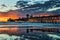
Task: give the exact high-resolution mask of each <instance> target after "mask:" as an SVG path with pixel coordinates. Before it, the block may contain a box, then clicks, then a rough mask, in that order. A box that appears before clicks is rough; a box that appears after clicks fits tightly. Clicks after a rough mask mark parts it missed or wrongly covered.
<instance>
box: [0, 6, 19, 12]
mask: <svg viewBox="0 0 60 40" xmlns="http://www.w3.org/2000/svg"><path fill="white" fill-rule="evenodd" d="M17 9H19V8H17V7H15V6H6V7H4V6H0V12H8V11H9V10H17Z"/></svg>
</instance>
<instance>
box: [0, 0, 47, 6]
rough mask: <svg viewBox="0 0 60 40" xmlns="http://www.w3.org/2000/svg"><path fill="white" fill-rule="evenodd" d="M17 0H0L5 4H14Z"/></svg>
mask: <svg viewBox="0 0 60 40" xmlns="http://www.w3.org/2000/svg"><path fill="white" fill-rule="evenodd" d="M17 1H18V0H0V5H2V4H5V5H9V6H13V5H15V4H16V2H17ZM26 1H29V0H26ZM31 1H47V0H31Z"/></svg>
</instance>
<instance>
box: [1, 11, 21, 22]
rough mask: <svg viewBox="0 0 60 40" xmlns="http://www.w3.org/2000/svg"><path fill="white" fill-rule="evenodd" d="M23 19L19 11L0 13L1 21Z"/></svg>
mask: <svg viewBox="0 0 60 40" xmlns="http://www.w3.org/2000/svg"><path fill="white" fill-rule="evenodd" d="M19 17H21V16H20V14H19V13H18V12H17V11H8V12H0V21H7V20H8V19H9V18H11V19H17V18H19Z"/></svg>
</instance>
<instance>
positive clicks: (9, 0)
mask: <svg viewBox="0 0 60 40" xmlns="http://www.w3.org/2000/svg"><path fill="white" fill-rule="evenodd" d="M17 1H19V0H0V11H2V12H3V11H4V12H5V11H9V10H15V9H17V8H16V7H14V5H16V2H17ZM25 1H31V3H32V2H34V1H48V0H25ZM2 4H5V5H6V6H7V7H2V6H1V5H2Z"/></svg>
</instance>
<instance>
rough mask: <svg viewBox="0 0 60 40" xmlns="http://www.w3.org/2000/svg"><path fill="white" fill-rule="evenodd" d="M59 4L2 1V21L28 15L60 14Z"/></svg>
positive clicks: (0, 13)
mask: <svg viewBox="0 0 60 40" xmlns="http://www.w3.org/2000/svg"><path fill="white" fill-rule="evenodd" d="M18 1H20V2H18ZM24 1H25V2H26V3H24ZM54 1H56V0H54ZM45 2H46V4H45ZM58 2H59V1H58ZM58 2H57V3H56V4H54V2H52V3H53V4H51V3H49V0H0V21H7V20H8V19H9V18H12V19H17V18H21V17H25V16H26V14H34V15H35V14H42V12H43V13H44V14H47V15H49V14H50V13H51V14H52V13H53V14H56V13H57V14H60V6H58V7H56V6H57V5H60V4H59V3H58ZM47 4H49V5H47ZM42 5H43V6H42ZM16 6H17V7H16ZM21 6H22V7H21ZM26 7H27V8H26ZM40 7H41V8H40ZM47 12H49V13H47ZM44 14H43V15H44Z"/></svg>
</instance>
